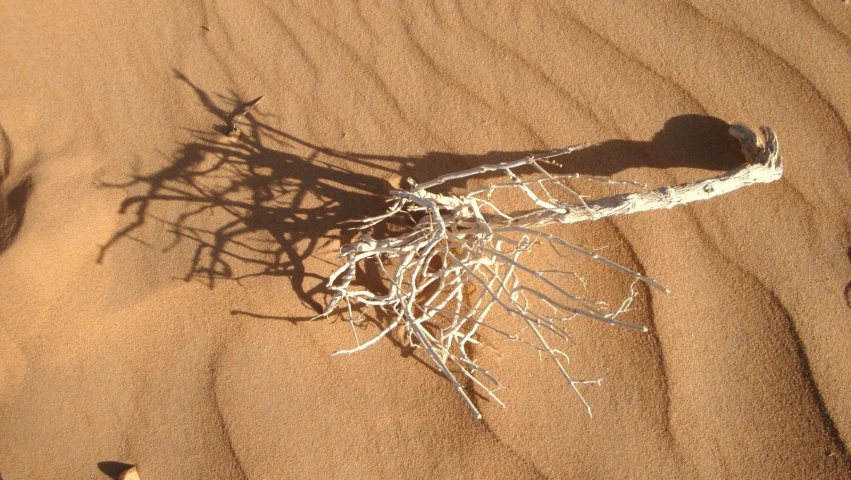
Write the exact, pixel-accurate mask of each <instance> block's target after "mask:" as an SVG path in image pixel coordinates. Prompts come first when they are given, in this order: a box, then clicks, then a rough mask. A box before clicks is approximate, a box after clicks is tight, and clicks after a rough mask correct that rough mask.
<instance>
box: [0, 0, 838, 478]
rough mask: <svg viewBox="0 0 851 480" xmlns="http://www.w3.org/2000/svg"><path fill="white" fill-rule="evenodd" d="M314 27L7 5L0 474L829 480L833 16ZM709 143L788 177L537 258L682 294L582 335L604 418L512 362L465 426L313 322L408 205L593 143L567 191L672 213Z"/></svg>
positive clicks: (3, 4)
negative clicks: (359, 232) (752, 148)
mask: <svg viewBox="0 0 851 480" xmlns="http://www.w3.org/2000/svg"><path fill="white" fill-rule="evenodd" d="M314 3H315V2H256V1H247V2H246V1H224V0H223V1H189V0H187V1H183V2H165V1H148V2H118V3H109V4H108V5H106V4H104V3H103V2H95V1H80V2H59V1H44V2H12V1H0V162H2V164H0V292H3V297H2V301H0V471H2V473H3V476H4V478H6V479H8V480H11V479H15V478H107V476H113V477H114V476H117V475H118V473H120V471H121V470H120V469H119V467H118V466H129V465H136V466H138V471H139V475H140V476H141V478H145V479H156V478H236V479H238V478H271V477H273V476H276V475H280V474H285V476H287V477H288V478H461V477H464V478H541V477H545V478H591V477H593V478H851V456H849V452H848V446H847V445H848V442H849V441H851V402H849V400H848V399H851V387H849V385H851V382H849V379H851V354H849V352H851V305H849V301H848V299H847V296H848V291H849V289H851V248H849V247H851V182H849V179H851V130H849V122H851V92H850V91H849V89H848V85H849V84H851V62H849V61H848V59H849V58H851V7H849V6H848V5H846V4H843V2H841V1H839V0H837V1H828V0H822V1H810V2H804V1H801V2H792V1H790V2H780V1H777V2H775V1H762V2H746V1H736V2H721V4H719V3H718V2H711V1H692V2H653V1H647V0H643V1H639V0H633V1H623V2H595V1H571V2H511V4H509V2H501V3H499V4H498V3H497V2H436V3H425V2H411V3H405V4H402V3H399V2H389V1H387V2H381V1H379V2H372V1H369V2H324V3H322V4H321V6H316V5H315V4H314ZM260 95H265V97H264V99H263V102H262V103H260V104H258V105H257V106H256V107H255V108H254V109H252V110H251V111H250V112H249V113H248V114H247V115H246V116H245V117H244V118H242V119H241V121H240V123H239V126H240V129H241V131H242V135H241V136H240V137H238V138H236V137H228V136H227V135H226V133H227V131H226V130H227V125H228V122H229V121H230V120H231V119H232V118H231V114H232V112H234V111H235V110H238V109H239V107H240V106H244V105H245V104H246V102H249V101H251V100H252V99H256V98H257V97H259V96H260ZM728 121H729V122H734V121H737V122H743V123H746V124H749V125H751V126H753V127H756V126H759V125H770V126H771V127H773V128H774V129H775V131H776V132H777V134H778V136H779V138H780V144H781V149H782V152H783V155H784V159H785V160H784V161H785V166H786V170H785V175H784V178H783V179H782V180H781V181H779V182H776V183H773V184H770V185H760V186H756V187H752V188H748V189H745V190H742V191H740V192H736V193H734V194H731V195H728V196H726V197H722V198H718V199H715V200H713V201H711V202H705V203H700V204H695V205H692V206H688V207H683V208H677V209H674V210H671V211H665V212H652V213H647V214H641V215H637V216H632V217H624V218H619V219H614V220H607V221H603V222H599V223H597V224H592V225H581V226H571V227H560V228H553V229H552V232H553V233H555V234H558V235H560V236H562V237H564V238H569V239H575V240H577V242H579V243H584V244H588V245H597V246H601V247H602V246H605V249H604V253H605V254H606V255H607V256H610V257H612V258H613V259H615V260H618V261H620V262H622V263H624V265H626V266H628V267H632V268H640V269H642V270H643V271H645V272H647V273H648V274H649V275H651V276H653V277H654V278H656V279H658V280H659V281H660V282H661V283H663V284H664V285H665V286H667V287H668V288H670V289H671V290H673V293H672V294H671V295H668V296H664V295H662V296H660V295H658V294H657V293H651V292H643V293H644V296H643V297H642V300H640V301H639V302H638V303H637V304H636V306H635V308H634V311H633V312H632V317H630V319H631V320H632V321H634V322H637V323H641V324H644V325H647V326H648V327H650V329H651V333H649V334H647V335H641V334H637V333H634V332H630V331H626V330H618V329H611V328H604V327H602V326H601V325H598V324H593V323H591V322H579V323H577V324H576V325H575V326H574V327H572V330H571V333H572V334H573V337H574V339H575V343H574V344H572V345H571V346H570V347H569V348H570V353H571V357H572V359H573V361H572V363H571V369H572V371H573V372H574V373H575V374H576V375H577V376H580V377H581V376H585V377H603V378H604V379H605V380H604V384H603V386H602V387H601V388H594V389H589V390H588V391H587V394H586V395H587V399H588V401H589V403H590V404H591V405H592V407H593V408H594V418H593V419H590V418H588V417H587V416H586V415H585V412H584V409H583V408H582V407H581V404H580V403H579V402H578V401H577V400H576V398H575V397H574V396H573V395H572V394H571V393H570V392H569V389H568V386H567V385H566V384H565V383H564V382H563V381H562V380H561V379H560V378H559V377H558V376H557V375H556V374H555V370H554V369H553V366H552V365H551V364H550V363H548V362H546V361H539V360H538V358H537V357H536V356H535V355H534V354H532V353H530V352H528V351H525V350H524V349H523V348H521V347H520V346H518V345H505V344H503V345H501V346H500V351H501V353H502V355H503V356H502V357H498V356H496V355H493V354H491V353H489V352H487V351H485V352H483V353H482V355H490V356H491V357H492V358H488V359H487V363H488V365H490V366H491V367H492V368H493V370H494V371H495V372H496V373H497V374H498V375H499V376H500V378H501V380H502V381H503V382H504V384H505V385H506V386H507V388H506V389H505V390H504V391H503V392H502V393H503V395H502V396H503V399H504V400H505V401H506V403H507V404H508V408H507V409H504V410H503V409H500V408H499V407H498V406H497V405H494V404H493V403H488V402H487V401H485V400H483V399H480V400H479V407H480V409H481V410H482V412H483V414H484V416H485V420H484V421H475V420H474V419H473V417H472V416H471V415H470V413H469V411H468V410H467V409H466V407H465V406H464V405H463V402H462V401H461V399H460V398H458V397H457V395H456V394H455V393H454V392H453V390H452V388H451V386H450V385H449V384H448V382H446V381H445V380H444V379H443V378H441V377H440V376H439V375H438V374H437V373H435V372H434V371H433V370H432V369H431V368H429V366H428V365H427V362H424V357H421V356H419V354H417V353H414V354H411V352H410V351H408V350H406V349H405V348H404V347H403V346H402V345H400V344H398V343H394V342H391V341H384V342H381V343H380V344H378V345H376V346H375V347H374V348H372V349H370V350H368V351H366V352H363V353H359V354H357V355H354V356H350V357H333V358H332V357H331V352H333V351H334V350H337V349H340V348H349V347H350V346H351V345H352V342H353V341H352V339H351V331H350V328H349V326H348V325H347V324H346V323H345V322H342V321H340V319H331V320H328V321H319V322H308V321H306V319H308V318H310V317H312V316H313V315H315V314H316V313H317V311H318V310H319V309H321V306H322V304H323V302H324V301H325V300H326V296H325V291H324V290H323V288H322V285H321V284H322V282H323V276H324V275H327V273H328V272H330V271H331V270H332V268H333V266H334V265H336V262H337V259H336V249H337V248H339V246H340V242H341V241H346V240H347V239H349V238H351V237H350V236H349V237H347V236H346V235H348V234H347V233H346V232H342V233H341V231H340V228H339V225H338V222H340V221H342V220H345V219H347V218H351V217H359V216H363V215H368V214H375V213H378V212H380V211H381V209H382V207H383V205H384V204H383V201H382V198H381V195H382V194H383V193H384V192H386V191H387V190H388V189H389V188H393V187H396V186H398V185H399V182H400V181H401V179H403V178H405V177H408V176H412V177H414V178H416V179H418V180H426V179H429V178H431V177H434V176H436V175H439V174H442V173H446V172H448V171H452V170H458V169H461V168H469V167H472V166H474V165H478V164H481V163H493V162H498V161H504V160H511V159H515V158H520V157H522V156H524V155H526V154H527V153H529V152H534V151H542V150H549V149H554V148H560V147H563V146H565V145H569V144H574V143H579V142H583V141H589V142H595V143H596V144H595V145H594V146H593V147H591V148H589V149H587V150H585V151H582V152H578V153H577V154H575V155H573V156H571V157H570V158H568V159H567V160H566V161H565V162H564V163H565V165H566V167H567V168H568V169H569V170H571V171H577V172H580V173H587V174H594V175H604V176H614V177H615V178H621V179H625V178H631V179H635V180H640V181H642V182H646V183H648V184H650V185H653V186H660V185H664V184H672V183H680V182H685V181H693V180H696V179H699V178H705V177H709V176H714V175H717V174H718V173H719V172H720V171H723V170H728V169H731V168H733V167H735V166H736V164H737V162H740V161H741V157H740V156H739V155H738V154H737V152H736V150H735V142H734V141H732V140H731V139H730V138H728V137H727V135H726V124H725V122H728ZM540 261H542V262H543V261H545V258H541V259H540ZM589 276H590V277H591V280H594V281H596V282H597V283H603V284H605V282H611V284H612V285H613V288H622V287H623V285H624V284H623V279H618V278H614V277H609V276H607V273H606V272H604V271H602V270H600V271H596V270H595V271H591V272H589ZM376 332H377V330H376V329H375V327H370V328H365V329H364V330H363V331H361V332H359V335H361V338H365V337H367V336H368V335H369V334H370V333H376Z"/></svg>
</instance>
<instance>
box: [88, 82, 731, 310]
mask: <svg viewBox="0 0 851 480" xmlns="http://www.w3.org/2000/svg"><path fill="white" fill-rule="evenodd" d="M175 76H176V78H177V79H178V80H179V81H180V82H182V83H184V84H185V85H186V86H187V87H188V88H191V89H192V90H193V91H194V93H195V94H196V96H197V98H198V100H199V101H200V102H201V104H202V105H203V106H204V108H206V109H207V110H208V111H209V112H210V113H212V114H214V115H215V116H216V117H217V119H218V122H219V123H218V124H217V125H215V126H214V128H212V129H209V128H208V129H202V130H197V131H192V135H193V137H194V138H193V140H192V141H190V142H187V143H184V144H182V145H180V146H179V147H178V148H177V149H176V151H175V152H174V153H173V154H172V155H171V156H170V158H169V159H168V163H167V164H166V165H165V166H164V167H163V168H161V169H159V170H157V171H154V172H148V173H134V174H132V175H130V178H129V179H128V180H127V181H125V182H118V183H107V182H104V183H102V186H103V187H105V188H118V189H123V190H124V191H125V192H126V194H127V196H126V198H125V199H124V201H123V202H122V203H121V206H120V208H119V212H120V213H123V214H126V215H129V216H130V217H131V220H130V221H129V223H128V224H127V225H125V226H124V227H123V228H121V229H119V230H118V231H116V232H115V233H114V234H113V235H112V236H111V237H110V238H109V239H108V240H107V242H106V243H105V244H104V245H102V246H101V249H100V253H99V255H98V258H97V261H98V262H99V263H100V262H102V261H104V259H105V256H106V254H107V253H108V252H109V250H110V249H112V248H113V247H114V246H115V245H116V244H117V243H118V242H120V241H122V240H125V239H135V240H138V241H140V242H142V243H148V240H147V239H146V238H145V231H144V230H143V227H145V225H146V224H148V222H155V223H157V224H161V225H163V226H165V228H166V229H167V230H168V231H169V232H170V234H171V235H172V240H171V244H169V245H168V246H166V247H165V248H164V250H167V249H169V248H173V247H174V246H176V245H178V244H180V243H181V242H191V245H193V249H192V250H193V253H192V255H191V258H189V259H188V266H187V272H186V275H185V277H184V279H185V280H186V281H190V280H200V281H203V282H204V283H206V284H207V285H208V286H209V287H211V288H212V287H214V286H215V284H216V282H218V281H221V280H237V281H238V280H240V279H243V278H246V277H252V276H281V277H286V278H287V279H289V282H290V284H291V286H292V289H293V291H294V292H295V294H296V295H297V297H298V298H299V300H300V301H301V302H303V303H304V304H305V305H307V306H308V307H309V308H311V309H312V310H314V311H315V312H317V313H318V312H321V311H322V309H323V305H322V303H321V300H322V296H323V295H324V293H325V292H324V288H323V287H322V284H323V282H324V279H325V278H326V275H327V274H328V272H330V271H331V270H332V269H333V268H334V266H333V265H329V266H328V271H322V272H313V271H307V269H306V267H305V260H306V259H307V258H309V257H311V256H312V255H313V254H314V253H315V252H316V250H317V248H320V247H322V246H324V245H326V244H328V243H329V242H335V241H339V242H342V243H341V244H345V243H347V242H348V241H349V240H351V238H352V237H353V233H352V232H351V231H349V230H347V229H346V228H345V225H343V224H342V222H344V221H346V220H349V219H353V218H359V217H363V216H368V215H375V214H377V213H380V212H381V211H383V210H384V207H385V203H384V200H383V198H384V194H385V193H386V192H387V191H388V190H389V189H391V188H398V187H399V185H390V183H389V182H388V181H387V180H385V178H389V177H391V176H393V175H396V176H397V178H398V177H401V178H405V177H412V178H415V179H416V180H418V181H424V180H428V179H430V178H433V177H436V176H438V175H441V174H443V173H447V172H451V171H457V170H459V169H463V168H470V167H472V166H475V165H481V164H485V163H497V162H502V161H508V160H515V159H519V158H523V157H525V156H528V155H529V154H531V153H537V152H535V151H514V152H488V153H485V154H481V155H458V154H454V153H444V152H429V153H426V154H424V155H422V156H405V157H402V156H381V155H369V154H362V153H352V152H343V151H338V150H334V149H331V148H326V147H322V146H319V145H314V144H312V143H310V142H308V141H306V140H303V139H300V138H297V137H295V136H293V135H291V134H288V133H286V132H284V131H281V130H279V129H276V128H275V127H273V126H272V125H270V124H269V123H266V122H263V121H261V120H260V117H262V115H261V114H260V113H258V112H260V111H262V108H260V107H258V108H257V109H255V110H252V112H250V113H248V114H247V115H245V117H244V118H243V119H242V121H241V124H240V126H241V130H242V134H241V135H240V136H238V137H230V136H228V135H227V131H228V127H227V126H228V124H229V123H230V122H231V120H232V119H233V118H232V112H234V111H239V110H240V108H241V107H243V106H245V105H246V103H245V102H243V101H240V100H239V99H238V98H236V96H235V95H233V94H231V95H229V96H224V95H211V94H208V93H207V92H205V91H204V90H202V89H201V88H199V87H198V86H197V85H195V84H194V83H193V82H192V81H191V80H190V79H188V78H187V77H186V76H185V75H183V74H182V73H180V72H177V71H176V72H175ZM727 128H728V124H727V123H726V122H724V121H722V120H719V119H717V118H713V117H707V116H698V115H685V116H680V117H674V118H672V119H671V120H669V121H668V122H667V123H666V124H665V127H664V128H663V129H662V130H661V131H660V132H659V133H658V134H657V135H656V136H654V138H653V139H652V140H651V141H650V142H634V141H625V140H613V141H608V142H604V143H601V144H598V145H594V146H592V147H589V148H586V149H584V150H580V151H578V152H575V153H573V154H571V155H570V156H569V157H568V158H566V159H565V162H564V164H565V169H566V170H568V171H570V172H576V173H582V174H589V175H597V176H608V175H612V174H614V173H616V172H619V171H621V170H624V169H628V168H634V167H647V166H649V167H653V168H669V167H675V166H683V167H695V168H703V169H709V170H728V169H730V168H732V167H734V166H736V165H738V164H740V163H742V161H743V157H742V156H741V155H740V154H739V152H738V146H737V145H738V144H737V143H736V141H735V140H734V139H732V138H731V137H729V135H728V134H727ZM458 186H462V185H457V184H456V185H447V188H450V187H458ZM158 207H168V208H158ZM175 211H179V212H180V213H179V214H177V215H174V212H175ZM162 212H165V214H163V213H162ZM168 214H171V215H172V216H170V217H167V216H162V215H168ZM381 234H382V232H373V236H376V235H381ZM359 277H363V278H362V280H361V281H364V282H368V281H370V280H369V275H359ZM308 279H313V280H316V282H315V284H316V285H317V286H315V287H308V286H307V285H308V283H314V282H307V280H308ZM233 313H235V314H237V313H239V314H248V315H254V316H259V317H264V318H265V317H267V316H266V315H260V314H252V313H251V312H239V311H235V312H233Z"/></svg>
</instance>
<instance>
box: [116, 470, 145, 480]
mask: <svg viewBox="0 0 851 480" xmlns="http://www.w3.org/2000/svg"><path fill="white" fill-rule="evenodd" d="M118 480H141V479H140V478H139V472H138V471H137V470H136V467H130V468H128V469H127V470H124V472H122V473H121V475H119V476H118Z"/></svg>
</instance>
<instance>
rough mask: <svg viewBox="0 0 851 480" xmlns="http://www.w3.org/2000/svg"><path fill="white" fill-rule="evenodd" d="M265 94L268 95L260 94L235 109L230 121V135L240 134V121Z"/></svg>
mask: <svg viewBox="0 0 851 480" xmlns="http://www.w3.org/2000/svg"><path fill="white" fill-rule="evenodd" d="M265 96H266V95H260V96H259V97H257V98H255V99H254V100H252V101H250V102H248V103H245V104H242V105H240V106H239V108H237V109H236V110H234V111H233V113H232V114H231V119H230V122H228V136H231V137H234V136H237V135H239V133H240V130H239V125H238V124H239V121H240V120H242V117H244V116H245V115H246V114H248V112H250V111H251V109H252V108H254V107H256V106H257V104H258V103H260V100H263V97H265Z"/></svg>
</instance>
